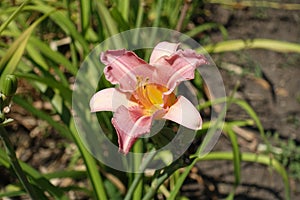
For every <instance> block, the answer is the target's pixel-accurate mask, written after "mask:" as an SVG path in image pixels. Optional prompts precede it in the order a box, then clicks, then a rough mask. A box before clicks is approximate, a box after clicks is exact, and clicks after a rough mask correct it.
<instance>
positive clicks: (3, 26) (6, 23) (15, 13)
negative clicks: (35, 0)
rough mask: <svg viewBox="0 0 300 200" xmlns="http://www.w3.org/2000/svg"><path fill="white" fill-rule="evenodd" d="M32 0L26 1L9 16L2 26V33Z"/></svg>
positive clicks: (0, 30) (0, 31)
mask: <svg viewBox="0 0 300 200" xmlns="http://www.w3.org/2000/svg"><path fill="white" fill-rule="evenodd" d="M29 1H30V0H26V1H24V2H23V3H22V4H21V5H20V6H19V7H18V8H17V9H16V10H15V11H14V12H13V14H11V15H10V16H9V18H8V19H7V20H6V21H5V22H4V23H3V24H2V25H1V26H0V35H1V33H2V31H3V30H4V29H5V28H6V27H7V26H8V25H9V23H10V22H11V21H12V20H14V19H15V18H16V17H17V16H18V14H19V13H20V12H21V11H22V9H23V8H24V6H25V5H26V4H27V3H28V2H29Z"/></svg>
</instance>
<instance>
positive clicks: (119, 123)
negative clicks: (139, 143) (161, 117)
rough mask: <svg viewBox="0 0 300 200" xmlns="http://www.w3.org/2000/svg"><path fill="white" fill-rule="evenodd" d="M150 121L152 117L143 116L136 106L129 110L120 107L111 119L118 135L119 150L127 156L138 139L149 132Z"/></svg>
mask: <svg viewBox="0 0 300 200" xmlns="http://www.w3.org/2000/svg"><path fill="white" fill-rule="evenodd" d="M152 119H153V116H144V115H143V110H142V109H141V108H140V107H138V106H134V107H131V108H129V109H127V108H126V107H125V106H120V107H119V108H118V109H117V111H116V112H115V113H114V117H113V118H112V124H113V125H114V127H115V129H116V131H117V134H118V143H119V150H120V151H121V152H123V153H125V154H127V153H128V152H129V150H130V148H131V147H132V145H133V143H134V142H135V141H136V140H137V139H138V137H140V136H141V135H143V134H146V133H149V132H150V128H151V123H152Z"/></svg>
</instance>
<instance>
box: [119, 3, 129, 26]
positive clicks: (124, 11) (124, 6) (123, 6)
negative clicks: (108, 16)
mask: <svg viewBox="0 0 300 200" xmlns="http://www.w3.org/2000/svg"><path fill="white" fill-rule="evenodd" d="M118 9H119V11H120V12H121V15H122V17H123V19H124V20H125V21H126V22H128V18H129V10H130V0H119V1H118Z"/></svg>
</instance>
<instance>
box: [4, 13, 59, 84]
mask: <svg viewBox="0 0 300 200" xmlns="http://www.w3.org/2000/svg"><path fill="white" fill-rule="evenodd" d="M52 12H53V11H51V12H49V13H47V14H45V15H43V16H42V17H40V18H39V19H38V20H37V21H35V22H34V23H33V24H32V25H31V26H30V27H29V28H28V29H26V30H25V31H24V32H23V33H22V34H21V35H20V36H19V37H18V38H17V39H16V40H15V41H14V42H13V44H12V45H11V46H10V47H9V49H8V50H7V52H6V54H5V55H4V56H3V57H2V59H1V60H0V73H1V77H0V83H2V81H3V79H4V77H5V75H7V74H12V73H13V72H14V71H15V69H16V67H17V65H18V63H19V61H20V59H21V57H22V55H23V53H24V50H25V47H26V45H27V42H28V39H29V37H30V35H31V33H32V31H33V30H34V29H35V27H36V26H37V25H38V24H39V23H41V22H42V21H43V20H44V19H46V17H48V16H49V15H50V14H51V13H52Z"/></svg>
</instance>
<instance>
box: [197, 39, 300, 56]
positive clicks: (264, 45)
mask: <svg viewBox="0 0 300 200" xmlns="http://www.w3.org/2000/svg"><path fill="white" fill-rule="evenodd" d="M204 49H205V50H206V51H207V52H209V53H220V52H227V51H239V50H242V49H268V50H271V51H277V52H281V53H290V52H294V53H300V44H296V43H291V42H285V41H279V40H271V39H261V38H256V39H247V40H228V41H223V42H219V43H216V44H210V45H207V46H205V47H204ZM198 51H201V49H199V50H198Z"/></svg>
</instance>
